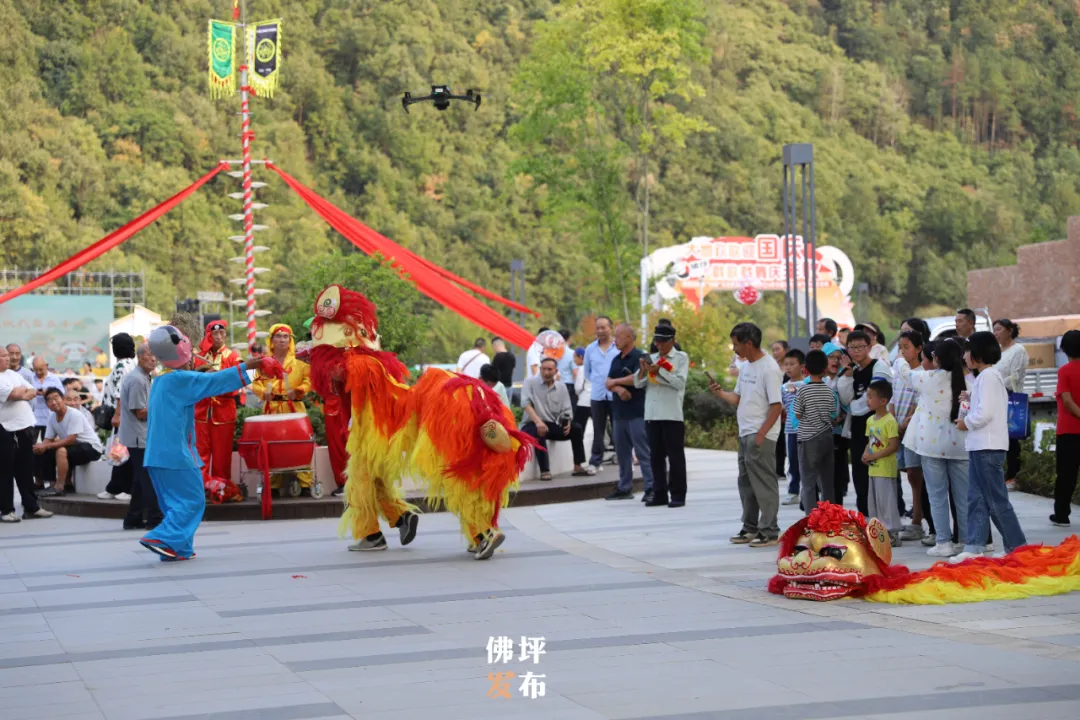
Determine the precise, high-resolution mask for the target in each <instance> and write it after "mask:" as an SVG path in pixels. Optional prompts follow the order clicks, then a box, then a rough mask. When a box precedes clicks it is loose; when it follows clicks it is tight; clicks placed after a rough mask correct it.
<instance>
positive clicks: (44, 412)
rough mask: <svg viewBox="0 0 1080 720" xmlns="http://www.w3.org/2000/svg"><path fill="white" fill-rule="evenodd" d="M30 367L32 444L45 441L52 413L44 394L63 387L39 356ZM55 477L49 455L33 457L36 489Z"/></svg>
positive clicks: (54, 469)
mask: <svg viewBox="0 0 1080 720" xmlns="http://www.w3.org/2000/svg"><path fill="white" fill-rule="evenodd" d="M30 366H31V369H32V375H31V377H29V378H27V380H29V381H30V385H31V386H32V387H33V388H34V390H36V391H37V396H36V397H35V398H34V400H33V402H31V403H30V407H31V409H32V410H33V411H34V442H41V441H42V440H44V439H45V428H46V427H48V425H49V417H51V416H52V411H51V410H49V406H48V405H47V404H46V403H45V392H46V391H47V390H48V389H49V388H56V389H57V390H60V391H63V390H64V385H63V383H62V382H61V381H60V378H59V376H57V375H56V374H55V373H51V372H49V363H48V362H47V361H46V360H45V358H44V357H42V356H41V355H38V356H37V357H35V358H34V359H33V360H31V361H30ZM55 475H56V465H55V464H54V460H53V457H52V456H51V455H48V454H44V453H43V454H39V455H35V456H34V477H35V478H36V481H37V482H36V487H37V489H39V490H44V489H45V482H46V481H48V482H52V481H53V479H54V478H55Z"/></svg>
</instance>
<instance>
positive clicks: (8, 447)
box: [0, 347, 52, 523]
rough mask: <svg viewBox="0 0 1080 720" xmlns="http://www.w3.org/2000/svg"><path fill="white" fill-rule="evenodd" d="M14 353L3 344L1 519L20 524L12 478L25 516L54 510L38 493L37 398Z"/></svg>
mask: <svg viewBox="0 0 1080 720" xmlns="http://www.w3.org/2000/svg"><path fill="white" fill-rule="evenodd" d="M10 361H11V354H10V352H9V351H8V349H7V348H5V347H0V467H3V468H4V470H3V474H2V475H0V522H5V523H16V522H19V516H18V515H16V514H15V495H14V487H13V485H12V482H11V481H12V478H14V480H15V485H18V487H19V495H20V496H22V506H23V517H24V518H26V519H28V520H29V519H32V518H47V517H51V516H52V513H51V512H49V511H48V510H43V509H42V508H41V506H39V505H38V501H37V497H36V496H35V494H34V452H33V449H32V448H33V445H34V422H35V418H34V411H33V410H32V409H31V407H30V402H31V401H32V400H33V399H34V398H36V397H37V391H36V390H34V388H33V386H32V385H31V384H30V382H29V381H28V380H27V379H26V378H25V377H23V376H22V375H20V374H19V373H17V372H15V371H14V370H12V369H11V368H10V367H9V364H10Z"/></svg>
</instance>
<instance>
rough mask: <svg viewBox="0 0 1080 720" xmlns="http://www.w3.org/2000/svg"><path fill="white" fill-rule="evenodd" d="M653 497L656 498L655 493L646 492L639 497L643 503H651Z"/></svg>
mask: <svg viewBox="0 0 1080 720" xmlns="http://www.w3.org/2000/svg"><path fill="white" fill-rule="evenodd" d="M655 497H656V493H651V492H647V493H645V494H644V495H642V496H641V502H643V503H651V502H652V501H653V498H655Z"/></svg>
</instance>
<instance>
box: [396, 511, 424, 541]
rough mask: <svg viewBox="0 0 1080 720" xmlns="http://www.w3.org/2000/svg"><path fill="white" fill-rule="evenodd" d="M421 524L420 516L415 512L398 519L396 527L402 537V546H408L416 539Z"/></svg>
mask: <svg viewBox="0 0 1080 720" xmlns="http://www.w3.org/2000/svg"><path fill="white" fill-rule="evenodd" d="M419 524H420V516H419V515H417V514H416V513H414V512H407V513H405V514H404V515H402V516H401V517H400V518H398V521H397V525H395V526H394V527H396V528H397V529H398V533H399V534H400V536H401V544H402V545H403V546H404V545H408V544H409V543H411V542H412V541H413V540H414V539H415V538H416V528H417V526H418V525H419Z"/></svg>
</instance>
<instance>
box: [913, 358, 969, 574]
mask: <svg viewBox="0 0 1080 720" xmlns="http://www.w3.org/2000/svg"><path fill="white" fill-rule="evenodd" d="M929 347H930V346H929V344H927V345H925V346H923V352H924V354H925V353H927V352H932V353H933V369H932V370H925V371H921V372H913V373H911V383H912V385H913V386H914V388H915V391H916V392H917V393H918V395H919V400H918V408H917V409H916V410H915V415H914V417H912V419H911V422H910V424H909V425H908V429H907V432H906V433H905V434H904V443H903V444H904V448H905V451H906V450H911V451H912V452H915V453H917V454H918V455H919V456H921V458H922V469H923V476H924V478H925V483H926V492H927V494H928V495H929V497H930V510H931V513H932V515H933V519H934V529H935V530H936V531H937V543H936V544H935V545H934V547H932V548H930V549H929V550H927V552H926V554H927V555H930V556H931V557H949V556H951V555H954V554H956V553H957V552H959V549H956V548H954V547H953V543H952V542H951V539H950V537H949V527H950V522H949V491H950V490H951V491H952V494H953V496H954V497H956V498H957V499H958V500H959V502H957V503H956V525H957V530H958V533H959V537H960V538H965V537H966V535H965V531H966V529H967V503H966V502H964V500H965V499H966V498H967V496H968V456H967V449H966V448H965V445H964V432H963V431H961V430H959V429H958V428H957V427H956V419H957V418H958V417H960V402H961V398H960V394H961V393H962V392H966V391H968V390H970V385H969V381H968V379H967V378H966V377H965V375H964V358H963V352H962V351H961V349H960V346H959V345H958V344H956V343H954V342H950V341H948V340H946V341H942V342H938V343H936V344H934V345H933V346H932V350H928V348H929Z"/></svg>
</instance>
